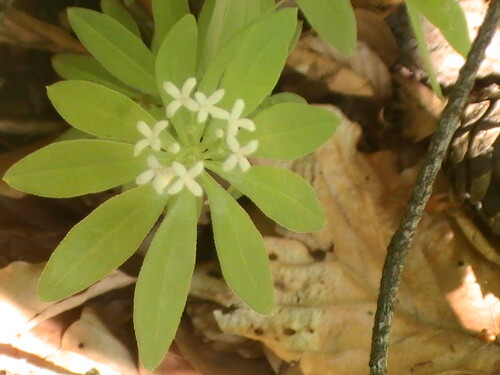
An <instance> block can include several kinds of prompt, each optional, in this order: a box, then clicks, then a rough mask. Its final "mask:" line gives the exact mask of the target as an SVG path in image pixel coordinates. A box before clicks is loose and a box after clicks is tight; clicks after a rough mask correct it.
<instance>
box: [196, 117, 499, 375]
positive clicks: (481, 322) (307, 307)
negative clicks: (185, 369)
mask: <svg viewBox="0 0 500 375" xmlns="http://www.w3.org/2000/svg"><path fill="white" fill-rule="evenodd" d="M359 134H360V130H359V128H358V126H357V125H356V124H353V123H350V122H348V121H345V122H344V123H343V125H342V126H341V128H339V129H338V131H337V132H336V134H335V135H334V137H333V139H332V140H331V141H330V142H329V143H328V144H327V145H325V146H324V147H322V148H321V149H320V150H318V151H317V152H316V153H315V155H314V158H309V160H308V161H309V164H308V163H305V164H304V163H302V164H301V163H297V164H296V165H297V166H300V167H298V168H299V169H300V171H301V172H302V174H303V175H304V176H305V177H308V179H309V180H310V181H312V183H313V185H314V186H315V189H316V191H317V193H318V194H319V196H320V197H321V200H322V203H323V205H324V207H325V210H326V212H327V215H328V224H327V227H326V228H325V229H324V230H322V231H321V232H318V233H314V234H311V235H296V234H295V235H292V234H290V233H285V238H277V237H268V238H267V239H266V245H267V250H268V252H269V258H270V260H271V267H272V272H273V280H274V285H275V292H276V296H277V301H278V304H277V306H276V309H275V314H274V315H273V316H270V317H266V316H262V315H259V314H256V313H254V312H252V311H251V310H250V309H248V308H247V307H246V306H245V305H243V304H242V303H241V302H240V301H239V300H238V299H236V298H235V297H234V295H233V294H232V293H231V291H230V290H228V289H227V288H226V287H225V286H224V284H223V283H222V282H221V281H220V280H218V279H216V278H214V277H213V276H211V275H213V271H214V270H213V266H211V265H208V266H205V267H206V268H200V269H199V270H198V272H197V273H196V276H195V279H194V282H193V288H192V293H193V294H194V295H195V296H197V297H199V298H205V299H208V300H211V301H214V302H217V303H219V304H221V305H222V306H224V307H225V309H220V310H218V311H216V312H215V313H214V314H215V318H216V320H217V322H218V323H219V326H220V328H221V329H222V331H223V332H225V333H230V334H235V335H240V336H244V337H248V338H251V339H253V340H257V341H260V342H262V343H263V344H264V345H265V346H266V347H268V348H269V349H271V350H272V351H273V352H274V353H275V354H276V355H278V356H279V357H280V358H282V359H284V360H286V361H299V364H300V368H301V370H302V372H303V374H304V375H344V374H352V375H357V374H360V375H361V374H366V373H367V371H368V369H367V358H368V357H369V352H370V334H371V327H372V324H373V314H374V312H375V308H376V298H377V292H378V285H379V279H380V270H381V267H382V263H383V260H384V257H385V251H386V246H387V243H388V241H389V239H390V236H391V235H392V233H393V231H394V229H395V227H396V225H397V223H398V221H399V219H400V216H401V214H402V210H403V208H404V206H405V203H406V199H407V195H408V193H409V188H410V187H411V184H412V181H413V178H414V173H415V171H414V170H413V169H411V170H405V171H402V172H398V171H397V169H396V165H395V159H396V158H395V155H394V154H393V153H391V152H389V151H383V152H379V153H376V154H373V155H370V156H366V155H363V154H361V153H359V152H358V151H357V150H356V144H357V141H358V137H359ZM291 167H292V168H293V166H291ZM286 237H289V238H286ZM409 257H410V259H409V261H408V265H407V267H406V269H405V271H404V274H403V281H402V286H401V290H400V294H399V303H398V308H397V311H396V314H395V317H394V321H393V330H392V334H391V338H390V343H391V344H390V355H389V372H390V373H392V374H409V373H411V374H425V375H430V374H442V375H444V374H451V373H453V372H450V371H455V372H454V373H456V374H466V373H470V374H476V375H479V374H481V375H482V374H484V375H486V374H492V372H493V371H494V369H495V366H496V362H497V361H500V346H499V345H498V343H497V341H496V337H497V335H498V334H499V332H498V330H499V329H498V327H499V323H500V301H499V299H498V298H497V297H496V295H498V294H499V293H500V284H499V283H498V278H497V275H498V272H499V270H500V269H499V265H498V264H497V263H494V262H491V261H489V260H488V259H486V258H485V257H483V256H482V254H481V253H479V252H478V251H477V249H476V247H474V246H473V245H472V244H471V243H470V242H469V241H468V240H467V239H466V237H465V236H464V235H463V234H462V232H461V230H460V229H458V228H457V227H456V226H454V224H453V220H450V213H448V212H447V211H443V210H437V211H427V212H426V214H425V217H424V218H423V221H422V225H421V228H420V230H419V231H418V233H417V235H416V238H415V242H414V246H413V248H412V250H411V252H410V255H409Z"/></svg>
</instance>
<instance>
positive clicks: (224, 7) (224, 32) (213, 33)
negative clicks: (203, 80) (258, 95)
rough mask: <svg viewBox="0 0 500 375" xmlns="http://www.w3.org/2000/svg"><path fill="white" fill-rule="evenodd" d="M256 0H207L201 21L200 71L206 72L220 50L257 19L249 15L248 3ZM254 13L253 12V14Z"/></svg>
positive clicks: (253, 15)
mask: <svg viewBox="0 0 500 375" xmlns="http://www.w3.org/2000/svg"><path fill="white" fill-rule="evenodd" d="M249 2H253V3H255V0H219V1H215V0H207V1H206V2H205V4H204V6H203V9H202V11H201V14H200V19H199V29H200V40H199V46H198V47H199V58H200V61H199V63H200V69H201V72H204V70H205V68H206V67H207V66H208V64H209V63H210V61H212V59H213V58H214V57H215V55H216V54H217V52H218V51H219V49H220V48H221V47H222V46H223V45H224V43H225V42H227V41H228V40H229V39H230V38H231V37H232V36H234V35H235V34H236V33H237V32H238V30H240V29H241V28H242V27H243V26H244V25H245V24H246V23H247V22H249V21H250V20H251V19H253V18H255V16H256V15H255V14H249V13H248V11H249V9H247V6H246V5H247V3H249ZM252 13H253V12H252Z"/></svg>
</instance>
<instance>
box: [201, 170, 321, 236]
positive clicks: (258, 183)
mask: <svg viewBox="0 0 500 375" xmlns="http://www.w3.org/2000/svg"><path fill="white" fill-rule="evenodd" d="M207 167H208V168H210V169H211V170H212V171H214V172H215V173H217V174H218V175H220V176H221V177H222V178H224V179H225V180H227V181H228V182H230V183H231V184H232V185H234V186H235V187H236V188H237V189H238V190H239V191H241V192H242V193H243V194H245V195H246V196H248V198H250V199H251V200H252V201H253V202H254V203H255V204H256V205H257V207H259V208H260V209H261V211H262V212H263V213H264V214H265V215H266V216H268V217H269V218H271V219H273V220H274V221H276V222H277V223H278V224H280V225H281V226H283V227H285V228H287V229H289V230H292V231H295V232H314V231H318V230H320V229H321V228H323V226H324V225H325V214H324V212H323V209H322V208H321V204H320V203H319V201H318V198H317V197H316V194H315V193H314V190H313V188H312V187H311V185H309V184H308V183H307V182H306V181H305V180H304V179H303V178H302V177H300V176H299V175H298V174H296V173H293V172H291V171H288V170H286V169H282V168H274V167H267V166H254V167H251V168H250V169H249V170H248V171H246V172H241V171H239V170H233V171H231V172H224V171H223V170H222V168H221V166H220V164H219V163H214V162H210V163H207Z"/></svg>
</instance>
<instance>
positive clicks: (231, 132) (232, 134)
mask: <svg viewBox="0 0 500 375" xmlns="http://www.w3.org/2000/svg"><path fill="white" fill-rule="evenodd" d="M236 134H238V127H237V126H236V125H233V124H229V125H228V127H227V137H228V138H236ZM239 147H240V146H239V145H238V148H239Z"/></svg>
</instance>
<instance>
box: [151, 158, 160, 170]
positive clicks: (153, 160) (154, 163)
mask: <svg viewBox="0 0 500 375" xmlns="http://www.w3.org/2000/svg"><path fill="white" fill-rule="evenodd" d="M148 167H149V168H150V169H157V168H160V167H161V164H160V162H159V161H158V159H156V157H155V156H154V155H149V156H148Z"/></svg>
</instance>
